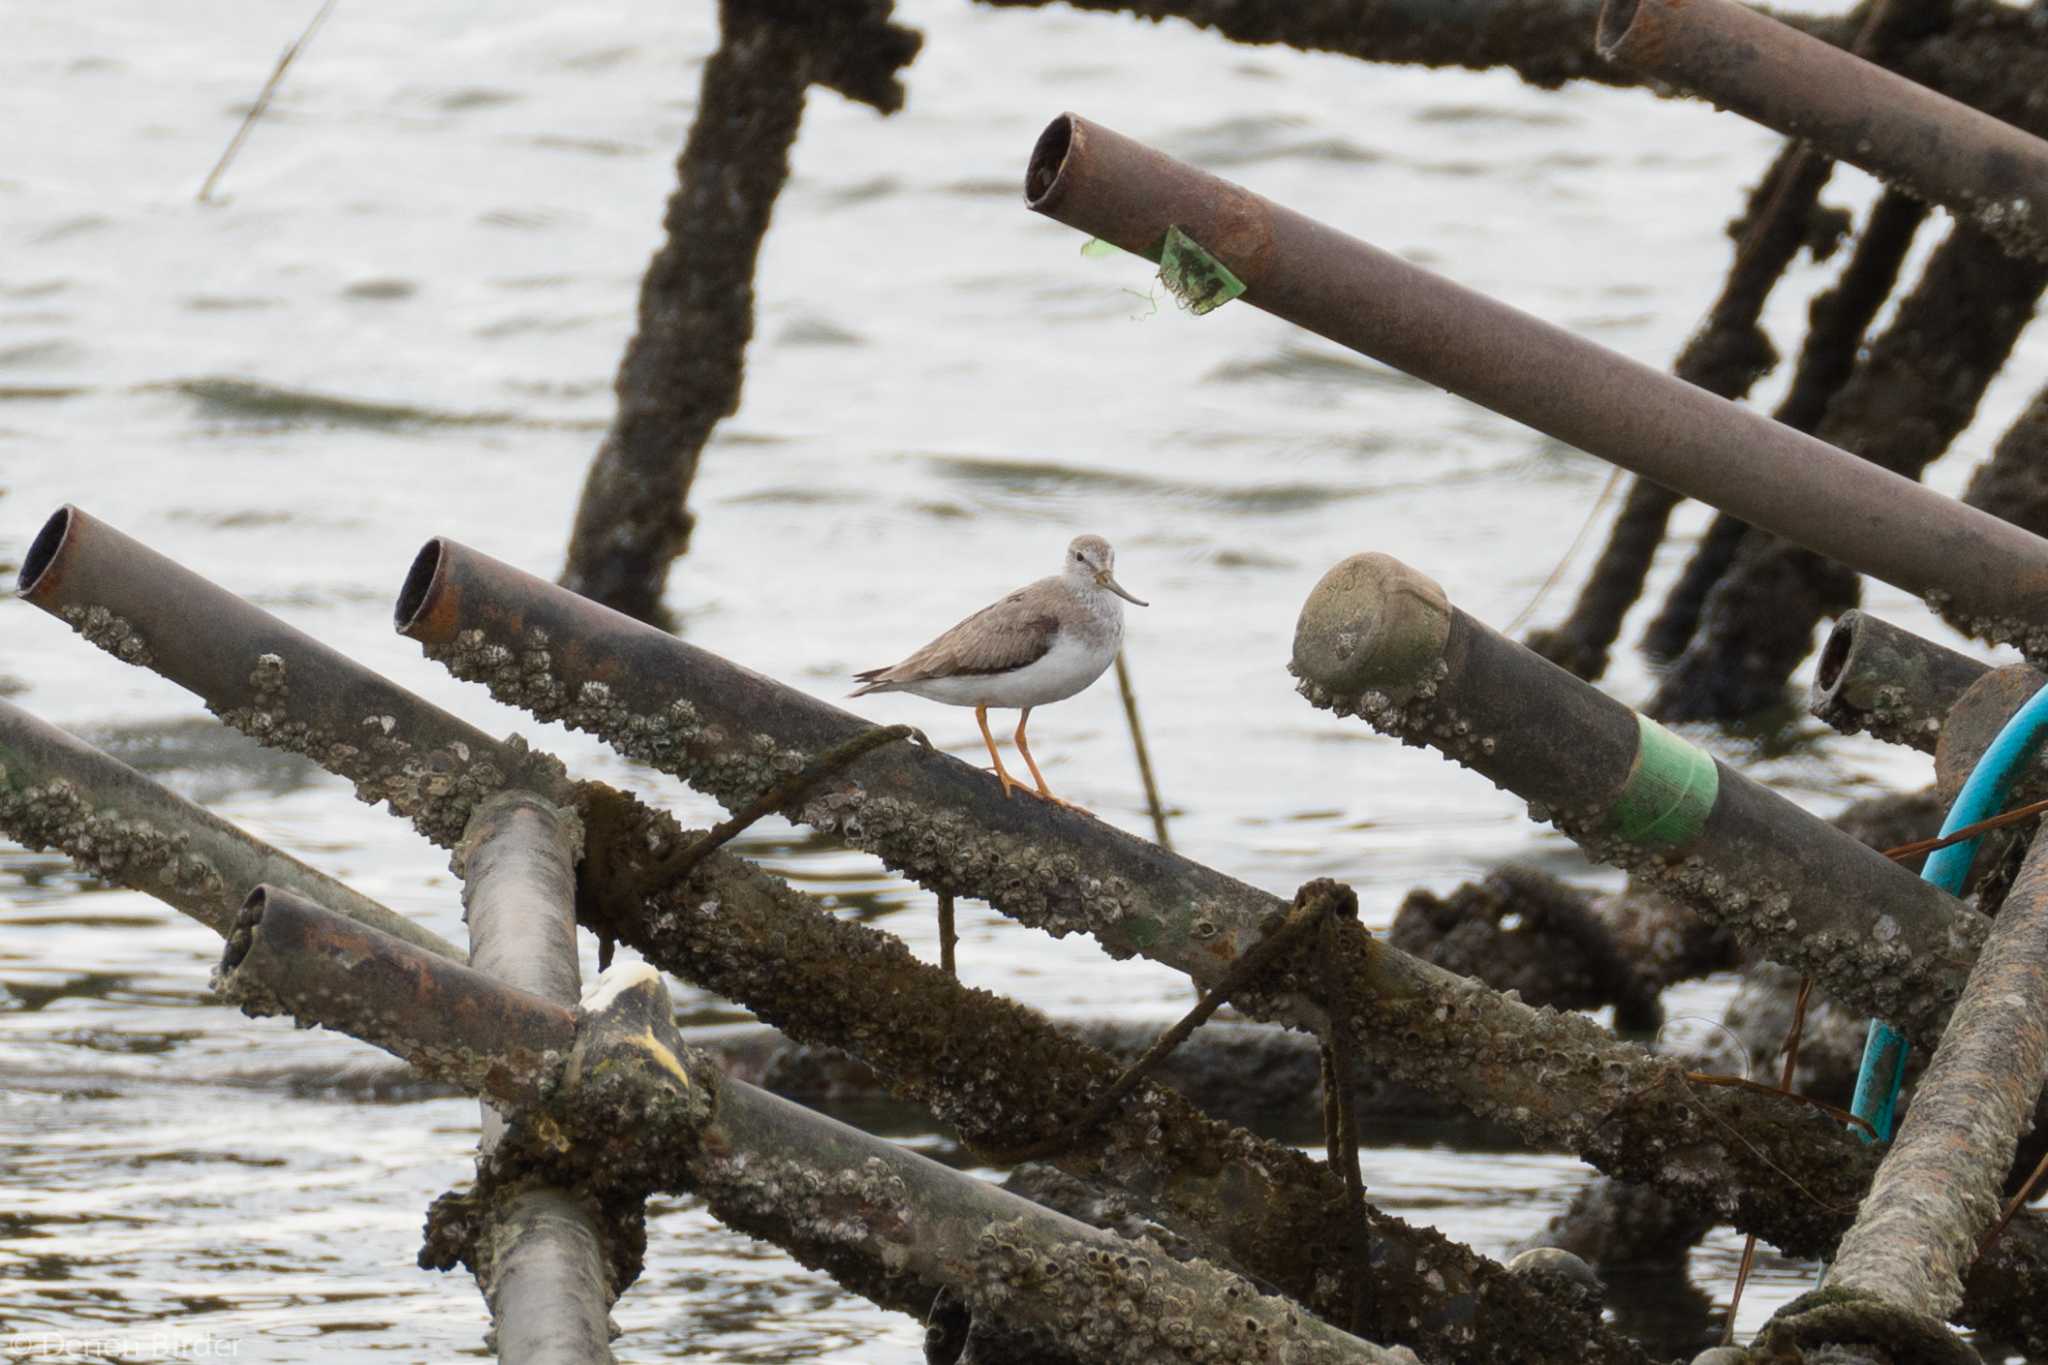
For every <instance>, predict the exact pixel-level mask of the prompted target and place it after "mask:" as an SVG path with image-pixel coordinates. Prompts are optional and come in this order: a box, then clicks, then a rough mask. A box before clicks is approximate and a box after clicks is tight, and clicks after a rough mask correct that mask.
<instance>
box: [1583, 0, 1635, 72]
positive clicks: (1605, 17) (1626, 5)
mask: <svg viewBox="0 0 2048 1365" xmlns="http://www.w3.org/2000/svg"><path fill="white" fill-rule="evenodd" d="M1642 7H1643V5H1642V0H1606V3H1605V4H1603V5H1601V6H1600V24H1599V28H1598V29H1597V31H1596V32H1595V34H1594V37H1593V48H1594V50H1595V51H1597V52H1598V53H1599V54H1600V55H1601V56H1603V57H1605V58H1607V59H1608V60H1609V61H1621V60H1623V58H1622V55H1621V52H1622V45H1623V44H1624V43H1625V42H1626V41H1627V39H1628V33H1629V29H1630V27H1631V26H1632V25H1634V23H1635V21H1636V15H1637V14H1639V13H1640V12H1641V11H1642Z"/></svg>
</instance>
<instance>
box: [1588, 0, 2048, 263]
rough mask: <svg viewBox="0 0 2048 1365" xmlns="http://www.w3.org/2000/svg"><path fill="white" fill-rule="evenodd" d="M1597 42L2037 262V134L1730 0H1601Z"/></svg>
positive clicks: (2043, 184)
mask: <svg viewBox="0 0 2048 1365" xmlns="http://www.w3.org/2000/svg"><path fill="white" fill-rule="evenodd" d="M1597 41H1598V47H1599V50H1600V54H1601V55H1602V56H1604V57H1606V58H1607V59H1608V60H1610V61H1613V62H1616V63H1619V64H1620V65H1623V66H1627V67H1630V68H1632V69H1634V70H1637V71H1641V72H1643V73H1644V74H1646V75H1650V76H1654V77H1656V78H1657V79H1659V80H1664V81H1668V82H1671V83H1672V84H1675V85H1679V86H1682V87H1684V88H1685V89H1687V90H1690V91H1692V92H1694V93H1695V94H1698V95H1701V96H1703V97H1705V98H1708V99H1711V100H1712V101H1713V102H1714V104H1715V105H1716V106H1718V107H1720V108H1724V109H1732V110H1733V111H1735V112H1736V113H1738V114H1741V115H1742V116H1743V117H1745V118H1748V119H1752V120H1754V121H1755V122H1758V123H1761V124H1763V125H1764V126H1765V127H1768V128H1773V129H1776V130H1777V131H1778V132H1781V133H1784V134H1785V135H1787V136H1788V137H1797V138H1803V139H1805V140H1806V141H1808V142H1810V143H1812V144H1813V145H1814V146H1815V147H1817V148H1818V149H1820V150H1821V151H1823V152H1825V153H1826V154H1827V155H1829V156H1831V157H1834V158H1835V159H1836V160H1839V161H1846V162H1848V163H1849V164H1851V165H1853V166H1860V167H1862V168H1863V169H1864V170H1866V171H1869V172H1870V173H1871V174H1872V175H1874V176H1877V177H1878V178H1879V179H1881V180H1883V181H1885V182H1886V183H1888V184H1893V185H1897V186H1898V187H1900V188H1901V189H1904V190H1907V191H1910V192H1911V193H1912V194H1914V195H1916V196H1918V197H1920V198H1923V199H1926V200H1929V201H1931V202H1933V203H1936V204H1940V205H1942V206H1943V207H1945V208H1948V209H1950V210H1952V211H1954V212H1955V213H1956V214H1957V215H1958V216H1960V217H1962V218H1965V219H1967V220H1968V221H1970V222H1972V223H1974V224H1975V225H1976V226H1978V227H1979V228H1981V229H1983V230H1984V231H1985V232H1988V233H1990V234H1991V235H1992V236H1994V237H1996V238H1997V239H1998V240H1999V241H2000V242H2001V243H2002V244H2003V245H2004V246H2005V247H2006V249H2007V250H2008V251H2011V252H2012V253H2013V254H2015V255H2023V256H2031V257H2033V258H2035V259H2036V260H2043V261H2048V142H2043V141H2041V140H2040V139H2039V138H2036V137H2033V136H2031V135H2029V134H2027V133H2024V132H2022V131H2020V130H2019V129H2018V128H2015V127H2013V126H2011V125H2010V124H2006V123H2002V122H2000V121H1999V120H1997V119H1995V118H1992V117H1991V116H1989V115H1988V114H1983V113H1979V112H1978V111H1977V110H1975V109H1972V108H1970V107H1969V106H1968V105H1966V104H1962V103H1959V102H1957V101H1955V100H1952V99H1949V98H1948V97H1947V96H1945V95H1941V94H1937V93H1936V92H1934V91H1932V90H1930V89H1928V88H1927V87H1926V86H1923V85H1918V84H1916V83H1914V82H1913V81H1910V80H1907V79H1906V78H1905V77H1904V76H1900V75H1896V74H1894V73H1892V72H1890V71H1887V70H1885V69H1884V68H1883V67H1881V66H1877V65H1875V64H1873V63H1871V62H1867V61H1864V60H1862V59H1861V58H1859V57H1856V56H1854V55H1852V54H1850V53H1847V52H1844V51H1842V50H1841V49H1839V48H1835V47H1831V46H1829V45H1828V44H1826V43H1824V42H1819V41H1817V40H1815V39H1813V38H1809V37H1807V36H1806V35H1805V34H1802V33H1800V32H1798V31H1797V30H1796V29H1792V28H1789V27H1787V26H1786V25H1783V24H1780V23H1777V22H1776V21H1774V20H1772V19H1770V18H1767V17H1766V16H1764V15H1761V14H1758V13H1757V12H1755V11H1754V10H1751V9H1748V8H1747V7H1745V6H1742V5H1738V4H1735V3H1732V0H1607V3H1606V5H1605V6H1604V8H1603V9H1602V10H1601V14H1600V28H1599V37H1598V40H1597Z"/></svg>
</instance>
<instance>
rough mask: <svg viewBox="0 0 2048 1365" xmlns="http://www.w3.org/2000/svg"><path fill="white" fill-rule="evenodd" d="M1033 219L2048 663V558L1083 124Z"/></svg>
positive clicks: (1073, 126) (1058, 134)
mask: <svg viewBox="0 0 2048 1365" xmlns="http://www.w3.org/2000/svg"><path fill="white" fill-rule="evenodd" d="M1025 198H1026V202H1027V203H1028V204H1029V206H1030V207H1031V208H1032V209H1034V210H1036V211H1037V212H1039V213H1043V214H1046V215H1047V216H1049V217H1052V218H1055V219H1057V220H1059V221H1060V222H1063V223H1066V224H1068V225H1069V226H1071V227H1075V228H1078V229H1079V230H1081V231H1083V232H1086V233H1088V234H1090V235H1092V236H1096V237H1100V238H1103V239H1105V240H1107V241H1109V242H1113V243H1115V244H1116V245H1117V246H1120V247H1122V248H1124V249H1125V250H1126V251H1131V252H1134V253H1136V254H1138V255H1140V256H1144V257H1147V258H1148V259H1151V260H1157V259H1159V256H1160V251H1161V248H1162V245H1163V242H1164V239H1165V236H1166V231H1167V229H1168V228H1169V227H1178V228H1179V229H1180V230H1181V232H1182V233H1183V234H1184V235H1186V236H1187V237H1189V238H1192V239H1193V240H1194V241H1195V242H1197V243H1199V244H1200V245H1201V246H1202V248H1204V249H1205V250H1206V251H1207V252H1208V253H1209V254H1210V255H1211V256H1213V257H1215V258H1216V260H1217V261H1219V262H1220V263H1221V264H1222V265H1223V266H1225V267H1227V268H1228V269H1229V271H1230V272H1231V273H1232V274H1233V275H1235V276H1236V277H1237V279H1238V280H1240V281H1241V282H1242V283H1243V284H1244V286H1245V290H1244V294H1243V298H1244V300H1245V301H1246V302H1247V303H1252V304H1255V305H1257V306H1258V307H1260V308H1262V309H1264V310H1265V311H1267V312H1269V313H1272V314H1273V315H1275V316H1276V317H1281V318H1285V319H1287V320H1288V321H1290V322H1293V323H1296V324H1297V325H1299V326H1302V327H1305V328H1307V329H1308V330H1310V331H1312V332H1316V333H1318V334H1320V335H1322V336H1325V337H1328V338H1329V339H1330V340H1332V341H1335V342H1337V343H1338V344H1339V345H1342V346H1347V347H1349V348H1351V349H1352V350H1355V351H1358V352H1360V353H1361V354H1364V355H1368V356H1371V357H1373V358H1375V359H1377V360H1381V361H1384V362H1386V363H1387V364H1390V365H1393V366H1394V367H1396V368H1397V369H1401V370H1404V371H1406V372H1407V373H1409V374H1412V375H1414V376H1416V377H1417V378H1419V379H1423V380H1426V381H1427V382H1429V383H1431V384H1434V385H1436V386H1438V387H1440V388H1444V389H1448V390H1450V391H1451V392H1452V393H1456V394H1459V395H1461V396H1462V397H1465V398H1468V399H1470V400H1472V401H1473V402H1475V403H1479V404H1481V405H1482V406H1484V407H1488V408H1491V409H1493V410H1494V411H1495V412H1498V413H1501V414H1502V415H1504V416H1507V417H1511V418H1513V419H1514V420H1516V421H1518V422H1522V423H1524V424H1525V425H1528V426H1530V427H1533V428H1535V429H1536V430H1538V431H1541V432H1544V433H1546V434H1548V435H1550V436H1553V437H1556V438H1557V439H1558V440H1560V441H1564V442H1565V443H1567V444H1569V445H1573V446H1576V447H1578V448H1579V449H1581V450H1584V451H1586V452H1587V453H1588V454H1591V455H1596V456H1598V457H1599V458H1601V459H1603V460H1606V461H1608V462H1609V463H1611V464H1616V465H1620V466H1621V467H1622V468H1624V469H1629V470H1633V471H1634V472H1635V473H1638V474H1641V475H1643V476H1644V477H1646V478H1649V479H1652V480H1654V481H1655V482H1657V483H1660V484H1663V485H1664V486H1665V487H1667V488H1670V489H1673V490H1674V491H1677V492H1680V493H1684V494H1686V495H1687V496H1689V497H1694V498H1698V499H1699V500H1701V501H1702V502H1706V503H1709V504H1711V505H1713V506H1715V507H1718V508H1720V509H1721V510H1722V511H1725V512H1727V513H1729V514H1730V515H1732V516H1735V517H1738V518H1740V519H1741V520H1743V521H1746V522H1748V523H1750V524H1751V525H1753V526H1761V527H1763V528H1764V529H1765V530H1768V531H1772V532H1774V533H1776V534H1778V535H1782V536H1785V537H1786V538H1788V539H1790V540H1793V541H1796V542H1798V543H1800V544H1802V545H1805V546H1807V547H1809V548H1811V549H1814V550H1817V551H1819V552H1820V553H1822V554H1825V555H1828V556H1831V557H1832V558H1834V559H1837V560H1840V561H1841V562H1842V563H1844V564H1847V565H1849V566H1851V567H1852V568H1855V569H1857V570H1859V571H1860V572H1863V573H1867V574H1870V575H1872V576H1873V577H1876V578H1880V579H1883V580H1884V581H1885V582H1887V583H1891V584H1894V585H1896V586H1898V587H1901V588H1904V589H1905V590H1906V591H1908V592H1911V593H1914V594H1916V595H1921V596H1925V597H1927V598H1929V599H1930V601H1933V602H1937V603H1938V604H1940V605H1941V606H1942V607H1943V608H1944V609H1945V610H1949V611H1951V612H1952V613H1954V619H1960V620H1962V621H1965V622H1967V628H1968V629H1969V630H1970V632H1971V633H1973V634H1979V635H1983V636H1985V637H1987V638H1991V639H1996V640H2009V641H2012V642H2014V643H2016V644H2020V645H2021V646H2022V647H2023V648H2026V649H2028V650H2029V651H2030V652H2036V653H2048V541H2043V540H2042V539H2040V538H2039V537H2037V536H2034V535H2032V534H2030V533H2028V532H2026V531H2023V530H2021V529H2019V528H2018V527H2016V526H2013V525H2011V524H2010V523H2007V522H2003V521H2000V520H1999V519H1998V518H1996V517H1993V516H1990V515H1989V514H1986V513H1981V512H1978V511H1977V510H1976V509H1974V508H1970V507H1966V506H1964V505H1962V504H1960V503H1957V502H1955V501H1954V500H1953V499H1950V498H1945V497H1943V496H1942V495H1941V494H1939V493H1936V492H1934V491H1933V490H1932V489H1929V488H1926V487H1924V486H1922V485H1920V484H1917V483H1915V482H1913V481H1912V480H1911V479H1907V478H1903V477H1901V476H1900V475H1897V474H1893V473H1891V472H1889V471H1888V470H1884V469H1881V468H1879V467H1877V466H1876V465H1873V464H1871V463H1869V462H1868V461H1865V460H1861V459H1858V458H1857V457H1856V456H1854V455H1851V454H1849V453H1848V452H1847V451H1843V450H1839V449H1837V448H1835V447H1834V446H1831V445H1828V444H1826V443H1825V442H1823V441H1819V440H1816V439H1814V438H1813V437H1811V436H1808V435H1805V434H1804V433H1802V432H1798V431H1794V430H1792V429H1791V428H1790V427H1786V426H1782V425H1780V424H1778V423H1776V422H1773V421H1771V420H1770V419H1769V418H1766V417H1764V416H1762V415H1761V414H1759V413H1756V412H1753V411H1751V410H1750V409H1748V408H1744V407H1742V406H1740V405H1738V404H1735V403H1731V402H1729V401H1727V400H1726V399H1722V398H1717V397H1715V396H1714V395H1713V394H1710V393H1708V392H1706V391H1705V390H1704V389H1700V388H1696V387H1694V386H1693V385H1691V384H1687V383H1685V382H1684V381H1683V380H1679V379H1674V378H1672V377H1671V376H1669V375H1667V374H1664V373H1663V372H1662V371H1659V370H1654V369H1651V368H1650V367H1649V366H1647V365H1643V364H1640V363H1638V362H1636V361H1633V360H1630V359H1628V358H1626V357H1624V356H1621V355H1617V354H1616V353H1614V352H1612V351H1609V350H1607V349H1605V348H1604V347H1601V346H1597V345H1595V344H1594V343H1592V342H1590V341H1586V340H1584V339H1582V338H1580V337H1576V336H1573V335H1572V334H1571V333H1569V332H1566V331H1564V330H1563V329H1561V328H1558V327H1554V326H1552V325H1551V324H1549V323H1547V322H1543V321H1541V320H1539V319H1537V318H1534V317H1531V316H1530V315H1528V314H1526V313H1523V312H1520V311H1518V310H1516V309H1514V308H1510V307H1508V306H1507V305H1506V304H1503V303H1499V302H1497V301H1495V300H1493V299H1490V298H1487V297H1486V296H1484V295H1482V294H1479V293H1476V292H1474V291H1472V290H1469V289H1466V288H1463V287H1461V286H1459V285H1456V284H1453V283H1451V282H1450V281H1448V280H1446V279H1444V278H1442V277H1441V276H1438V275H1435V274H1433V273H1431V272H1430V271H1427V270H1424V269H1422V268H1421V267H1419V266H1415V265H1411V264H1409V263H1408V262H1406V261H1403V260H1401V259H1400V258H1398V257H1396V256H1393V255H1391V254H1389V253H1387V252H1384V251H1381V250H1379V249H1378V248H1376V247H1373V246H1369V245H1367V244H1366V243H1364V242H1362V241H1359V240H1357V239H1356V238H1353V237H1348V236H1345V235H1344V234H1343V233H1340V232H1337V231H1336V230H1334V229H1332V228H1329V227H1326V226H1324V225H1323V224H1321V223H1318V222H1315V221H1314V220H1312V219H1310V218H1306V217H1304V216H1302V215H1301V214H1298V213H1295V212H1293V211H1292V210H1290V209H1286V208H1283V207H1281V206H1280V205H1278V204H1275V203H1273V202H1272V201H1270V200H1268V199H1265V198H1262V197H1261V196H1259V195H1256V194H1253V193H1251V192H1250V191H1248V190H1245V189H1243V188H1240V187H1239V186H1237V185H1233V184H1231V183H1230V182H1228V181H1225V180H1222V179H1219V178H1218V177H1216V176H1213V175H1210V174H1208V173H1206V172H1204V171H1200V170H1197V169H1195V168H1194V167H1192V166H1188V165H1186V164H1184V163H1182V162H1179V161H1176V160H1174V159H1173V158H1171V157H1168V156H1166V155H1164V154H1163V153H1161V152H1158V151H1155V150H1153V149H1152V148H1150V147H1147V146H1145V145H1143V144H1142V143H1138V142H1134V141H1132V140H1131V139H1130V138H1127V137H1124V136H1122V135H1121V134H1118V133H1114V132H1111V131H1110V130H1109V129H1107V128H1104V127H1102V126H1101V125H1099V124H1095V123H1091V122H1089V121H1088V120H1086V119H1083V118H1080V117H1078V116H1076V115H1073V114H1065V115H1062V116H1061V117H1059V118H1058V119H1055V120H1054V121H1053V122H1052V124H1051V126H1049V127H1048V128H1047V129H1046V130H1045V132H1044V133H1043V134H1042V135H1041V136H1040V138H1039V140H1038V145H1037V147H1036V148H1035V149H1034V150H1033V152H1032V156H1031V163H1030V167H1029V169H1028V171H1027V173H1026V179H1025Z"/></svg>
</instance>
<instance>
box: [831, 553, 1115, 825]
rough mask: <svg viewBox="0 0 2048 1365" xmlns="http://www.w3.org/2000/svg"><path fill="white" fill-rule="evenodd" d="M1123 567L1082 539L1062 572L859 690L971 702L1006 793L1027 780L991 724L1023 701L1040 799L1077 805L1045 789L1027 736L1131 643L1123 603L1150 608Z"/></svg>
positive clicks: (874, 675)
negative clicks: (1036, 720)
mask: <svg viewBox="0 0 2048 1365" xmlns="http://www.w3.org/2000/svg"><path fill="white" fill-rule="evenodd" d="M1115 567H1116V551H1114V550H1112V549H1110V548H1109V542H1108V541H1106V540H1104V539H1103V538H1102V537H1101V536H1075V537H1074V540H1073V543H1072V544H1070V545H1068V546H1067V557H1066V562H1065V564H1064V565H1063V566H1062V568H1061V570H1060V572H1058V573H1056V574H1054V575H1053V576H1052V577H1050V578H1041V579H1039V580H1038V581H1037V582H1036V583H1033V584H1032V585H1031V586H1029V587H1027V588H1019V589H1018V590H1017V591H1016V592H1013V593H1011V594H1010V595H1009V596H1008V597H1005V598H1004V599H1003V600H1002V601H1000V602H997V603H995V604H994V605H993V606H987V607H983V608H982V609H981V610H980V611H978V612H976V613H974V615H972V616H970V617H968V618H967V619H966V620H965V621H962V622H961V623H960V624H959V625H957V626H955V627H953V628H952V629H951V630H949V631H947V632H946V633H945V634H944V635H941V636H940V637H939V638H938V639H936V640H934V641H932V642H931V643H930V644H928V645H926V646H925V647H924V648H923V649H920V650H919V651H917V653H915V654H913V655H911V656H910V657H909V658H907V659H905V660H904V661H903V662H902V663H900V664H897V665H895V666H894V667H892V668H871V669H869V670H868V671H867V672H865V673H856V674H854V675H853V676H854V680H855V681H857V682H859V683H861V684H862V686H861V687H860V688H859V689H858V690H857V691H855V692H854V693H852V695H853V696H856V697H859V696H865V695H866V694H867V693H869V692H909V693H912V694H913V695H915V696H920V697H928V698H930V699H931V700H932V701H942V702H945V703H946V704H947V705H948V706H971V707H973V708H974V719H975V721H976V723H977V724H979V725H980V726H981V738H982V740H983V742H984V743H986V744H987V745H988V756H989V757H990V758H992V759H994V760H995V765H996V776H997V777H999V778H1001V779H1002V783H1003V795H1004V796H1008V795H1009V794H1010V789H1011V788H1012V787H1019V788H1023V787H1024V784H1023V783H1021V782H1018V781H1016V780H1015V779H1013V778H1012V777H1011V776H1010V775H1009V774H1008V773H1007V772H1005V771H1003V760H1002V756H1001V755H1000V754H998V753H997V752H996V738H995V736H994V735H992V734H990V733H989V729H988V709H989V708H990V707H991V706H1001V707H1008V706H1017V707H1022V708H1023V710H1024V714H1023V715H1021V716H1019V717H1018V718H1017V736H1016V739H1017V752H1018V753H1020V754H1022V755H1024V762H1025V763H1026V764H1028V765H1029V766H1030V768H1031V776H1032V777H1033V778H1034V779H1036V780H1037V782H1038V795H1040V796H1042V797H1044V798H1045V799H1046V800H1048V801H1051V802H1053V803H1054V804H1056V805H1061V806H1072V805H1073V803H1072V802H1071V801H1062V800H1060V798H1059V797H1057V796H1054V795H1053V794H1052V789H1051V788H1050V787H1048V786H1046V785H1045V774H1043V773H1041V772H1039V771H1038V764H1037V763H1035V762H1033V760H1032V758H1031V746H1030V745H1028V744H1026V743H1025V742H1024V726H1025V723H1026V722H1028V721H1029V720H1030V719H1031V709H1032V708H1033V707H1035V706H1044V705H1045V704H1046V703H1048V702H1055V701H1065V700H1066V699H1067V698H1068V697H1071V696H1073V695H1074V694H1075V693H1076V692H1079V691H1080V690H1081V689H1083V688H1085V687H1086V686H1088V684H1089V683H1092V682H1094V681H1095V680H1096V679H1097V678H1099V677H1101V676H1102V670H1103V669H1105V668H1108V667H1109V665H1110V661H1111V660H1113V659H1115V658H1116V652H1117V649H1118V647H1119V646H1121V645H1122V644H1123V639H1124V609H1123V604H1122V603H1120V602H1118V601H1117V600H1116V599H1117V598H1118V597H1121V598H1122V599H1123V600H1124V601H1125V602H1136V603H1137V605H1139V606H1141V607H1142V606H1145V605H1146V604H1145V603H1143V602H1139V601H1138V599H1137V598H1135V597H1133V596H1131V595H1130V594H1129V593H1127V592H1125V591H1124V589H1123V585H1122V584H1120V583H1118V582H1117V581H1116V575H1115V574H1114V573H1113V572H1112V570H1114V569H1115ZM1111 594H1114V596H1112V595H1111ZM1025 790H1029V789H1028V788H1025Z"/></svg>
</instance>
